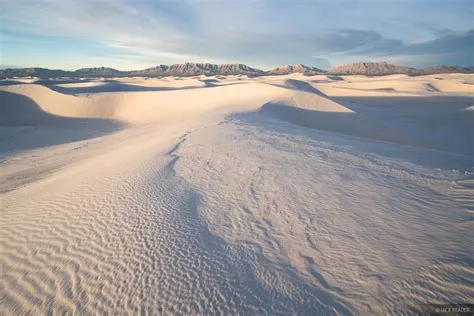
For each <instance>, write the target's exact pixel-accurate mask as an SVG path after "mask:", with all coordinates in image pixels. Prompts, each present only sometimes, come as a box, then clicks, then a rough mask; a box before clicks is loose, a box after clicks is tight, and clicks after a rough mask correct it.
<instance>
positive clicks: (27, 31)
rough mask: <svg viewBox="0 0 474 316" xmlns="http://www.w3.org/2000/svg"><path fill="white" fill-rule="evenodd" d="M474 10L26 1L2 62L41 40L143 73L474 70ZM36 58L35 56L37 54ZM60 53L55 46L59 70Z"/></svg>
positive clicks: (446, 1)
mask: <svg viewBox="0 0 474 316" xmlns="http://www.w3.org/2000/svg"><path fill="white" fill-rule="evenodd" d="M469 5H470V1H469V0H454V1H453V0H430V1H428V0H413V1H410V0H404V1H396V2H395V1H388V0H379V1H374V0H359V1H349V0H336V1H321V0H304V1H301V0H293V1H288V0H244V1H236V0H228V1H217V0H194V1H193V0H189V1H185V0H173V1H172V0H159V1H152V0H135V1H132V0H129V1H127V0H82V1H75V0H62V1H61V0H34V1H32V0H19V1H4V2H3V3H2V6H3V10H2V11H1V12H0V14H1V20H2V21H3V31H2V32H4V33H5V34H10V35H8V36H9V40H8V41H6V42H5V45H4V46H5V47H4V53H3V55H4V56H3V58H4V59H6V62H8V63H11V64H18V61H17V60H15V58H16V57H15V56H18V51H19V50H20V49H22V48H20V46H19V43H21V42H22V41H23V42H24V41H25V40H27V41H33V40H34V39H35V38H36V40H35V41H36V42H38V41H39V42H43V43H47V42H48V41H49V42H51V41H52V42H56V43H57V44H59V43H60V42H61V41H65V40H64V39H67V40H66V41H67V42H71V41H79V42H80V41H82V42H87V43H96V44H97V45H102V46H103V48H101V49H97V48H94V51H93V52H92V54H91V52H90V51H89V48H90V46H91V45H84V46H83V47H82V48H81V47H78V49H79V51H77V52H76V55H77V56H81V53H82V55H83V56H89V57H88V59H87V60H88V61H93V58H91V57H90V56H93V55H94V53H96V52H95V50H100V54H101V55H102V56H104V58H105V57H106V56H107V54H110V55H109V56H110V57H111V59H114V60H117V59H116V58H117V56H119V54H118V53H117V51H121V52H122V55H121V56H122V57H123V58H124V59H127V60H129V61H130V62H131V61H134V62H135V64H137V65H138V64H144V63H149V64H150V65H151V64H157V63H173V62H184V61H210V62H245V63H250V64H252V65H255V66H263V67H265V66H268V67H270V66H274V65H277V64H283V63H308V64H313V65H316V66H321V67H328V66H329V64H330V63H331V64H338V63H341V62H351V61H358V60H366V59H372V58H376V59H387V60H398V61H403V63H404V64H410V65H414V66H425V65H427V63H429V64H438V63H443V64H453V63H456V64H465V65H466V64H473V61H472V58H470V54H472V53H473V52H472V49H473V48H472V43H473V32H472V31H470V30H471V29H474V25H473V22H472V19H471V13H472V12H470V11H469V10H468V9H466V8H469ZM420 12H423V13H424V14H420ZM12 34H14V35H12ZM46 48H47V44H45V45H43V49H46ZM53 48H54V49H53ZM29 49H30V53H34V51H35V45H32V47H30V48H29ZM61 53H62V52H61V49H58V45H52V47H51V53H50V56H51V63H54V60H55V58H54V57H55V56H57V55H60V54H61ZM63 53H64V54H66V53H70V52H69V51H68V52H63ZM20 55H21V54H20ZM33 55H34V54H33ZM96 55H97V54H96ZM421 55H424V56H430V58H424V59H423V58H419V57H417V56H421ZM104 58H103V59H104ZM42 62H44V61H43V60H42ZM116 63H118V61H117V62H116ZM132 64H133V63H132ZM44 66H48V65H44Z"/></svg>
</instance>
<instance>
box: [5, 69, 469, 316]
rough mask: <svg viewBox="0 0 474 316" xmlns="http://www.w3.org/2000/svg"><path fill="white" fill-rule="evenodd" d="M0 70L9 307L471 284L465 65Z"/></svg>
mask: <svg viewBox="0 0 474 316" xmlns="http://www.w3.org/2000/svg"><path fill="white" fill-rule="evenodd" d="M0 85H1V86H0V168H1V169H0V206H1V210H0V212H1V213H0V215H1V216H0V314H26V313H28V312H30V313H32V314H38V313H53V314H56V313H58V314H60V313H78V314H95V313H97V314H105V313H109V314H127V313H134V314H137V313H151V314H155V313H164V314H166V313H169V314H209V313H222V314H237V313H238V314H259V315H260V314H268V315H278V314H292V313H293V314H309V315H317V314H324V315H326V314H364V315H366V314H388V313H397V312H406V311H409V310H417V309H418V308H419V307H420V304H424V303H445V302H468V301H469V300H470V301H471V302H472V298H473V297H474V259H473V257H474V243H473V240H474V101H473V96H474V79H473V77H472V75H461V74H449V75H432V76H422V77H407V76H404V75H396V76H385V77H373V78H369V77H364V76H345V77H334V76H333V77H331V76H325V75H321V76H312V77H311V76H303V75H300V74H295V75H288V76H274V77H270V76H267V77H258V78H247V77H246V76H218V77H194V78H162V79H145V78H118V79H115V80H71V81H64V80H56V81H54V80H38V79H31V80H25V79H23V80H3V81H0Z"/></svg>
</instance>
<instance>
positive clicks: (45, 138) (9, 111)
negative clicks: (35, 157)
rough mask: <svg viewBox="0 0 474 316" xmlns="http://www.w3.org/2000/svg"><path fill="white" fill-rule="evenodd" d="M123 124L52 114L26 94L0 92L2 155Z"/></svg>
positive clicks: (88, 135) (106, 131)
mask: <svg viewBox="0 0 474 316" xmlns="http://www.w3.org/2000/svg"><path fill="white" fill-rule="evenodd" d="M124 126H125V124H124V123H123V122H119V121H117V120H112V119H104V118H71V117H62V116H57V115H53V114H51V113H48V112H45V111H44V110H43V109H41V107H40V106H39V105H38V104H37V103H36V102H35V101H33V100H32V99H31V98H29V97H27V96H24V95H21V94H17V93H13V92H8V91H0V131H1V134H2V135H3V136H4V137H2V140H1V141H0V153H2V154H5V153H9V152H14V151H17V150H25V149H34V148H39V147H45V146H52V145H58V144H64V143H71V142H75V141H80V140H85V139H89V138H96V137H100V136H104V135H106V134H109V133H112V132H115V131H118V130H119V129H121V128H123V127H124Z"/></svg>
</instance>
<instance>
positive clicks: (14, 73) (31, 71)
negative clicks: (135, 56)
mask: <svg viewBox="0 0 474 316" xmlns="http://www.w3.org/2000/svg"><path fill="white" fill-rule="evenodd" d="M291 73H303V74H305V75H317V74H334V75H368V76H383V75H391V74H407V75H414V76H416V75H425V74H437V73H474V67H460V66H437V67H430V68H424V69H415V68H410V67H403V66H395V65H391V64H389V63H387V62H375V63H374V62H363V63H353V64H348V65H343V66H338V67H334V68H332V69H330V70H329V71H326V70H322V69H319V68H315V67H310V66H305V65H301V64H296V65H285V66H280V67H277V68H274V69H272V70H269V71H264V70H260V69H256V68H252V67H249V66H247V65H244V64H220V65H217V64H209V63H185V64H174V65H169V66H168V65H158V66H155V67H151V68H147V69H143V70H131V71H121V70H117V69H113V68H108V67H94V68H81V69H77V70H74V71H67V70H60V69H47V68H8V69H2V70H0V79H1V78H3V79H5V78H18V77H38V78H61V77H69V78H83V77H108V78H110V77H164V76H179V77H189V76H199V75H205V76H215V75H247V76H262V75H285V74H291Z"/></svg>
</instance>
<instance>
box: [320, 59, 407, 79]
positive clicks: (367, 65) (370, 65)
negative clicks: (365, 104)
mask: <svg viewBox="0 0 474 316" xmlns="http://www.w3.org/2000/svg"><path fill="white" fill-rule="evenodd" d="M413 71H415V69H414V68H410V67H403V66H395V65H392V64H389V63H388V62H386V61H381V62H358V63H352V64H347V65H342V66H337V67H334V68H332V69H330V70H329V73H331V74H335V75H367V76H382V75H392V74H410V73H412V72H413Z"/></svg>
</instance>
